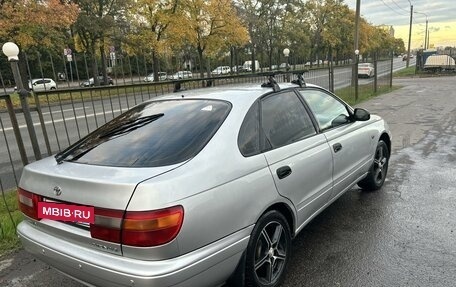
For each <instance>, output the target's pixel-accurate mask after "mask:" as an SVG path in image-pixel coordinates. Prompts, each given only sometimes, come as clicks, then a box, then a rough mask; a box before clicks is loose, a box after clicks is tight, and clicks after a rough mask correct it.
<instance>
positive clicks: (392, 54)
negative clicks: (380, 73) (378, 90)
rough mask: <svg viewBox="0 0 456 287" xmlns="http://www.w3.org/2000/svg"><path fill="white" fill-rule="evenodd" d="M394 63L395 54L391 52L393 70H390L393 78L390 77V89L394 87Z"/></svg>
mask: <svg viewBox="0 0 456 287" xmlns="http://www.w3.org/2000/svg"><path fill="white" fill-rule="evenodd" d="M393 61H394V52H393V51H391V69H390V73H391V74H390V75H391V77H390V83H389V84H390V88H392V87H393ZM407 67H408V62H407Z"/></svg>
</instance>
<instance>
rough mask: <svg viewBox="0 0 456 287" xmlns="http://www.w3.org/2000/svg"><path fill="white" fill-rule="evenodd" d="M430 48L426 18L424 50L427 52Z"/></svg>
mask: <svg viewBox="0 0 456 287" xmlns="http://www.w3.org/2000/svg"><path fill="white" fill-rule="evenodd" d="M428 47H429V39H428V19H427V17H426V30H425V33H424V50H427V48H428Z"/></svg>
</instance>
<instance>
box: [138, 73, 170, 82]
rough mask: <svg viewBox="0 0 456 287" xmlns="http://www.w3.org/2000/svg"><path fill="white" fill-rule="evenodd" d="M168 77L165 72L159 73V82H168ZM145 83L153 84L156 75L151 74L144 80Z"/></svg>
mask: <svg viewBox="0 0 456 287" xmlns="http://www.w3.org/2000/svg"><path fill="white" fill-rule="evenodd" d="M167 78H168V75H167V74H166V73H165V72H158V80H159V81H166V79H167ZM143 81H144V82H153V81H154V73H150V74H149V75H147V76H146V77H144V79H143Z"/></svg>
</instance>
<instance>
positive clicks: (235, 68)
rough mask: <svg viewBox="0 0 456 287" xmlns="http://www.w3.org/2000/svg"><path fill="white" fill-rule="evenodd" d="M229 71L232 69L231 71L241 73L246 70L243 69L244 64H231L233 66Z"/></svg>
mask: <svg viewBox="0 0 456 287" xmlns="http://www.w3.org/2000/svg"><path fill="white" fill-rule="evenodd" d="M231 71H233V73H243V72H246V70H245V69H244V66H242V65H238V66H233V67H231Z"/></svg>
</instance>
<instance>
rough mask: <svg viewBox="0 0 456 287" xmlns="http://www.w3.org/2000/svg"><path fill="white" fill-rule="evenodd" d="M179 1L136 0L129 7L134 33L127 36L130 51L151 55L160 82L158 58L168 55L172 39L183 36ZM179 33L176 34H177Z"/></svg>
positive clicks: (156, 78) (155, 79)
mask: <svg viewBox="0 0 456 287" xmlns="http://www.w3.org/2000/svg"><path fill="white" fill-rule="evenodd" d="M178 3H179V1H178V0H168V1H166V0H137V1H136V2H135V5H132V6H131V8H130V9H129V16H128V18H129V20H130V23H131V25H132V27H131V29H132V32H133V33H130V34H129V35H128V36H127V44H126V48H127V50H129V51H131V52H134V53H149V52H150V54H151V55H152V63H153V70H154V81H158V79H159V77H158V72H159V70H158V67H159V57H160V56H163V55H165V54H167V53H168V52H169V51H168V49H167V48H168V47H170V46H171V43H172V42H173V39H179V38H181V39H182V38H183V37H182V36H183V35H182V33H181V32H182V31H185V30H179V29H178V27H180V25H179V24H178V21H179V18H181V16H182V14H178V13H180V11H179V10H178ZM176 34H177V35H176ZM178 36H179V37H178Z"/></svg>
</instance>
